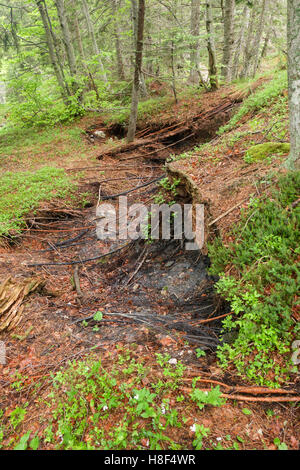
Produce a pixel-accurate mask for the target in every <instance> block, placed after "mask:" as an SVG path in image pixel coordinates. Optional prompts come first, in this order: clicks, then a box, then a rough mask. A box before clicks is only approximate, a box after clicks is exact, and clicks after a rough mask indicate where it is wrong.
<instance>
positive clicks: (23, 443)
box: [14, 431, 31, 450]
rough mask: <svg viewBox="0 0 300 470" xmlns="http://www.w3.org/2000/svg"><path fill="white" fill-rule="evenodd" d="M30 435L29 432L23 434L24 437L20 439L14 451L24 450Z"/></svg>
mask: <svg viewBox="0 0 300 470" xmlns="http://www.w3.org/2000/svg"><path fill="white" fill-rule="evenodd" d="M30 434H31V431H28V432H27V433H26V434H24V436H22V437H21V439H20V440H19V442H18V444H17V445H16V447H15V448H14V450H26V449H27V445H28V444H27V443H28V440H29V437H30Z"/></svg>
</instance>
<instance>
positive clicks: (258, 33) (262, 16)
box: [252, 0, 269, 77]
mask: <svg viewBox="0 0 300 470" xmlns="http://www.w3.org/2000/svg"><path fill="white" fill-rule="evenodd" d="M268 6H269V0H263V2H262V10H261V14H260V19H259V24H258V28H257V31H256V36H255V39H254V44H253V48H252V52H253V54H252V56H253V71H252V76H253V77H255V75H256V72H257V69H258V64H259V58H260V43H261V38H262V35H263V31H264V26H265V20H266V12H267V10H268Z"/></svg>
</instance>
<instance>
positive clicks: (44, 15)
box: [36, 0, 69, 104]
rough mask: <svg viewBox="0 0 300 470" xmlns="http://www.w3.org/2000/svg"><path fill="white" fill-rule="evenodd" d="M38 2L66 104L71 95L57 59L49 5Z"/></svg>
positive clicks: (53, 65) (40, 0) (41, 1)
mask: <svg viewBox="0 0 300 470" xmlns="http://www.w3.org/2000/svg"><path fill="white" fill-rule="evenodd" d="M36 4H37V7H38V10H39V13H40V16H41V19H42V23H43V26H44V31H45V36H46V42H47V46H48V51H49V56H50V60H51V64H52V67H53V71H54V74H55V76H56V79H57V83H58V85H59V87H60V89H61V95H62V98H63V101H64V103H65V104H67V101H68V100H67V97H68V96H69V91H68V87H67V85H66V83H65V80H64V77H63V74H62V71H61V69H60V65H59V62H58V60H57V56H56V51H55V43H54V39H53V36H52V33H51V27H50V25H49V22H48V16H47V11H46V8H47V7H46V5H45V3H44V1H43V0H36Z"/></svg>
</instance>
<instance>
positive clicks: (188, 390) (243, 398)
mask: <svg viewBox="0 0 300 470" xmlns="http://www.w3.org/2000/svg"><path fill="white" fill-rule="evenodd" d="M181 390H183V391H184V392H186V393H191V392H192V391H193V390H194V389H192V388H187V387H181ZM196 390H200V391H201V392H209V389H207V388H206V389H205V388H204V389H200V388H197V389H196ZM220 396H221V397H222V398H226V399H227V400H237V401H252V402H265V403H279V402H280V403H282V402H286V403H288V402H300V397H299V396H297V397H295V396H292V397H282V396H276V397H274V396H273V397H247V396H245V395H229V394H228V393H221V395H220Z"/></svg>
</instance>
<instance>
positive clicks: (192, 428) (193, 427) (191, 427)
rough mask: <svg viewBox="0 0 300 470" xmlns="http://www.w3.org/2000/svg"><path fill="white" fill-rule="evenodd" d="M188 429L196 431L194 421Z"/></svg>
mask: <svg viewBox="0 0 300 470" xmlns="http://www.w3.org/2000/svg"><path fill="white" fill-rule="evenodd" d="M190 430H191V431H192V432H196V424H195V423H194V424H193V426H190Z"/></svg>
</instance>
